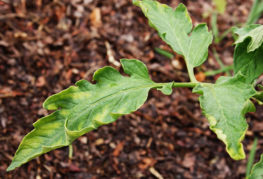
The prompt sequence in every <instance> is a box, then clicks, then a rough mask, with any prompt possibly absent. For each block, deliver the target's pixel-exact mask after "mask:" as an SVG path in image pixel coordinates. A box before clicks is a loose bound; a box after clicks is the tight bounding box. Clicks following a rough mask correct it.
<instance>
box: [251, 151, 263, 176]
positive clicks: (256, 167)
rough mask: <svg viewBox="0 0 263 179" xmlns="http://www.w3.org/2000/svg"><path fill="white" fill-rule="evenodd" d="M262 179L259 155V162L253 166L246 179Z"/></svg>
mask: <svg viewBox="0 0 263 179" xmlns="http://www.w3.org/2000/svg"><path fill="white" fill-rule="evenodd" d="M262 178H263V155H261V157H260V161H259V162H258V163H256V164H255V165H254V166H253V168H252V170H251V173H250V175H249V177H248V179H262Z"/></svg>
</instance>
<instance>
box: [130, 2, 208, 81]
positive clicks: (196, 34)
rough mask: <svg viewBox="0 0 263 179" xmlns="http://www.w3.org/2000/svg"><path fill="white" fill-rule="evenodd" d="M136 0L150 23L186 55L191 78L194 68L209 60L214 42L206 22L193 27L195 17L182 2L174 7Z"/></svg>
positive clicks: (170, 43)
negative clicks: (191, 16)
mask: <svg viewBox="0 0 263 179" xmlns="http://www.w3.org/2000/svg"><path fill="white" fill-rule="evenodd" d="M133 2H134V4H135V5H137V6H139V7H140V8H141V9H142V11H143V13H144V14H145V16H146V17H147V18H148V20H149V24H150V25H151V26H152V27H153V28H155V29H156V30H157V31H158V33H159V36H160V37H161V38H162V40H163V41H165V42H166V43H167V44H168V45H170V46H171V48H172V49H173V50H174V51H175V52H176V53H178V54H180V55H183V56H184V58H185V61H186V65H187V68H188V71H189V75H190V78H191V76H192V73H193V72H192V71H193V68H194V67H197V66H200V65H201V64H202V63H203V62H204V61H205V60H206V58H207V55H208V46H209V45H210V44H211V42H212V38H213V36H212V33H211V32H208V28H207V26H206V24H199V25H198V26H196V27H195V28H194V29H193V25H192V20H191V18H190V16H189V14H188V11H187V9H186V7H185V6H184V5H183V4H180V5H178V7H177V8H176V9H175V10H173V9H172V8H171V7H169V6H167V5H165V4H161V3H159V2H157V1H152V0H141V1H140V0H134V1H133ZM193 78H194V77H193ZM193 80H194V79H193Z"/></svg>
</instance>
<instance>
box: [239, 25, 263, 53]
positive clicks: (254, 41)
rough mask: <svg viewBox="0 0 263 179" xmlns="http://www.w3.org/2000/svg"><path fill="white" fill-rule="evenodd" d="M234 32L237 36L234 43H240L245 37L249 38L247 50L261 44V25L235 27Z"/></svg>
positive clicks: (262, 37) (256, 47) (262, 29)
mask: <svg viewBox="0 0 263 179" xmlns="http://www.w3.org/2000/svg"><path fill="white" fill-rule="evenodd" d="M234 32H235V33H236V34H237V35H238V36H239V37H238V39H237V40H236V42H235V44H240V43H242V42H244V41H245V39H247V38H249V39H250V42H249V44H248V46H247V52H252V51H254V50H256V49H258V48H259V47H260V46H261V45H262V42H263V25H258V24H254V25H249V26H246V27H244V28H241V29H235V31H234Z"/></svg>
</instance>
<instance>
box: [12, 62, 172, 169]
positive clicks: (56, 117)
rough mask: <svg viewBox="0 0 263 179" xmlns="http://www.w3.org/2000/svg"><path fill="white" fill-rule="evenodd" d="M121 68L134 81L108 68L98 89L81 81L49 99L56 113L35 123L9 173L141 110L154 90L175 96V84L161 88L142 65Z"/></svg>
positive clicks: (47, 105) (100, 74)
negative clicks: (173, 88) (172, 90)
mask: <svg viewBox="0 0 263 179" xmlns="http://www.w3.org/2000/svg"><path fill="white" fill-rule="evenodd" d="M121 64H122V67H123V69H124V72H125V73H126V74H128V75H130V77H126V76H122V75H121V74H120V73H119V72H118V71H117V70H116V69H114V68H112V67H104V68H101V69H99V70H98V71H96V72H95V74H94V77H93V79H94V80H95V81H96V82H97V83H96V84H95V85H94V84H91V83H89V82H88V81H85V80H81V81H79V82H77V83H76V86H71V87H69V88H68V89H66V90H64V91H62V92H60V93H58V94H55V95H53V96H51V97H49V98H48V99H47V100H46V101H45V102H44V104H43V106H44V108H46V109H48V110H56V111H55V112H54V113H52V114H50V115H48V116H46V117H43V118H41V119H39V120H38V121H37V122H36V123H34V130H33V131H31V132H30V133H29V134H27V135H26V136H25V137H24V139H23V140H22V142H21V144H20V145H19V148H18V150H17V151H16V154H15V156H14V158H13V160H12V163H11V164H10V166H9V167H8V169H7V170H8V171H10V170H13V169H15V168H16V167H19V166H20V165H22V164H24V163H26V162H28V161H29V160H31V159H33V158H35V157H37V156H40V155H42V154H44V153H46V152H48V151H51V150H54V149H56V148H60V147H63V146H68V145H70V144H71V143H72V141H74V140H75V139H76V138H78V137H80V136H81V135H83V134H85V133H87V132H89V131H91V130H94V129H97V128H98V127H99V126H101V125H104V124H109V123H112V122H114V121H115V120H116V119H117V118H118V117H119V116H121V115H123V114H129V113H131V112H133V111H135V110H137V109H138V108H139V107H140V106H141V105H142V104H143V103H144V102H145V101H146V99H147V96H148V92H149V90H150V89H151V88H157V87H160V90H161V91H163V92H164V93H166V94H168V93H170V92H171V87H172V85H171V84H170V85H165V86H161V85H159V84H157V83H154V82H153V81H152V80H151V79H150V77H149V75H148V70H147V68H146V66H145V65H144V64H143V63H142V62H140V61H138V60H127V59H122V60H121ZM169 88H170V89H169Z"/></svg>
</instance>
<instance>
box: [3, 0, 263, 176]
mask: <svg viewBox="0 0 263 179" xmlns="http://www.w3.org/2000/svg"><path fill="white" fill-rule="evenodd" d="M162 2H163V3H166V4H169V5H171V6H172V7H176V6H177V5H178V3H180V2H182V3H184V4H185V5H186V6H187V8H188V10H189V12H190V14H191V17H192V19H193V23H194V24H195V25H196V24H198V23H201V22H206V23H208V25H209V28H210V29H211V24H210V18H211V15H210V14H209V12H211V11H213V8H214V7H213V5H212V2H211V1H209V0H182V1H180V0H173V1H164V0H163V1H162ZM251 4H252V1H251V0H228V6H227V10H226V12H225V13H224V14H223V15H220V16H219V19H218V25H219V31H220V32H223V31H225V30H226V29H228V28H230V27H231V26H233V25H235V24H240V23H243V22H245V21H246V19H247V16H248V13H249V10H250V8H251ZM205 14H208V16H207V17H204V15H205ZM259 23H263V21H262V19H261V20H260V21H259ZM0 27H1V28H0V178H15V179H18V178H27V179H31V178H37V179H41V178H50V179H52V178H92V179H96V178H98V179H99V178H120V179H121V178H158V179H162V178H165V179H167V178H178V179H180V178H202V179H204V178H208V179H210V178H222V179H223V178H230V179H234V178H244V176H245V169H246V163H247V161H246V160H243V161H234V160H232V159H231V158H230V157H229V156H228V154H227V153H226V151H225V146H224V144H223V143H222V142H221V141H219V140H218V139H217V138H216V135H215V134H214V133H212V132H211V131H210V130H209V125H208V123H207V120H206V119H205V118H204V116H203V115H202V114H201V110H200V107H199V103H198V96H197V95H195V94H192V93H191V89H186V88H180V89H175V90H174V93H173V94H172V95H171V96H165V95H163V94H161V93H160V92H158V91H156V90H152V91H151V92H150V94H149V98H148V100H147V102H146V103H145V105H144V106H143V107H142V108H141V109H140V110H138V111H137V112H134V113H133V114H131V115H126V116H124V117H121V118H120V119H119V120H117V121H116V122H115V123H113V124H111V125H108V126H103V127H100V128H99V129H98V130H96V131H93V132H90V133H88V134H86V135H84V136H82V137H80V138H79V139H78V140H76V141H75V142H74V143H73V148H74V156H73V158H72V160H69V158H68V148H62V149H58V150H55V151H52V152H49V153H47V154H45V155H43V156H41V157H39V158H37V159H34V160H32V161H30V162H29V163H27V164H25V165H23V166H22V167H20V168H18V169H16V170H14V171H12V172H9V173H6V171H5V170H6V168H7V167H8V165H9V164H10V162H11V159H12V156H13V155H14V153H15V151H16V149H17V147H18V145H19V143H20V141H21V140H22V138H23V136H24V135H26V134H27V133H28V132H29V131H30V130H32V129H33V126H32V123H33V122H35V121H36V120H37V119H39V118H40V117H43V116H44V115H47V114H48V113H49V112H48V111H46V110H44V109H43V108H42V103H43V101H44V100H45V99H46V98H47V97H48V96H50V95H52V94H54V93H57V92H59V91H61V90H62V89H65V88H67V87H68V86H70V85H73V84H74V83H75V82H76V81H78V80H80V79H87V80H92V74H93V72H94V71H96V70H97V69H98V68H101V67H103V66H105V65H111V66H114V67H116V68H118V69H119V67H118V65H119V63H118V62H119V59H121V58H136V59H140V60H142V61H143V62H144V63H146V65H147V66H148V68H149V73H150V75H151V77H152V78H153V79H154V80H155V81H157V82H166V81H173V80H174V81H181V82H185V81H188V80H189V79H188V76H187V72H186V68H185V65H184V63H183V60H182V58H181V57H180V56H178V55H176V54H175V57H174V59H173V60H170V59H168V58H166V57H164V56H162V55H160V54H158V53H156V52H155V51H154V48H155V47H161V48H164V49H167V50H170V48H169V47H168V46H167V45H165V44H164V43H163V42H162V41H161V40H160V38H159V37H158V35H157V33H156V31H155V30H153V29H151V28H150V27H149V26H148V23H147V20H146V18H145V17H144V16H143V14H142V13H141V11H140V9H139V8H137V7H135V6H133V5H132V3H131V0H129V1H126V0H64V1H63V0H53V1H52V0H35V1H26V0H10V2H9V1H8V0H2V1H1V0H0ZM232 44H233V39H232V35H231V34H229V35H228V36H227V37H226V38H225V39H224V40H223V41H222V42H220V44H213V45H212V46H211V47H210V50H209V57H208V61H207V62H206V63H205V64H204V65H202V66H201V67H199V68H197V69H196V74H197V78H198V79H199V80H201V81H204V80H206V81H211V82H214V81H215V80H216V79H217V78H218V77H219V75H216V76H214V77H206V79H205V76H204V73H203V71H206V70H212V69H218V68H219V64H218V63H216V61H215V57H214V55H213V53H212V47H214V48H216V50H217V51H218V53H219V54H220V58H221V59H222V60H223V61H224V63H225V64H231V63H232V61H233V58H232V56H233V46H232ZM220 75H224V74H220ZM257 110H258V111H257V113H250V114H248V116H247V121H248V122H249V124H250V127H249V130H248V132H247V136H246V138H245V140H244V146H245V149H246V152H247V153H248V152H249V149H250V148H251V145H252V143H253V140H254V137H255V136H256V137H258V138H259V145H258V150H257V155H256V160H258V159H259V155H260V153H262V152H263V149H262V145H263V113H262V112H263V107H262V106H261V107H260V106H257Z"/></svg>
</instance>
